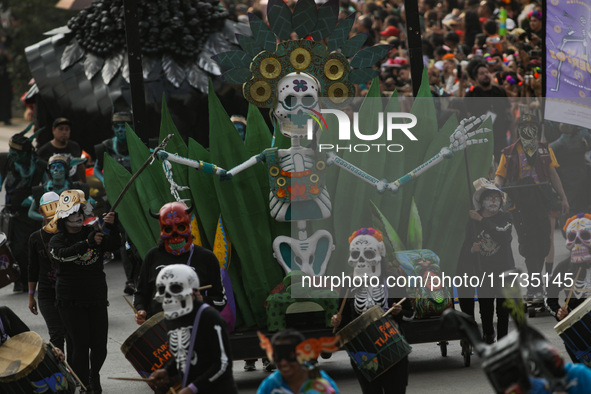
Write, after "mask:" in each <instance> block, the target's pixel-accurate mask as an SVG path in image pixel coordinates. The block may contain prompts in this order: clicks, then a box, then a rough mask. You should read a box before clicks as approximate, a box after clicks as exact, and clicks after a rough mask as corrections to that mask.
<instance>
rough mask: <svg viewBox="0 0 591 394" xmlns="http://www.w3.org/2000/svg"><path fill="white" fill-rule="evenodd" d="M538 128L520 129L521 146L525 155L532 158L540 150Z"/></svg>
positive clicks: (530, 126) (527, 127)
mask: <svg viewBox="0 0 591 394" xmlns="http://www.w3.org/2000/svg"><path fill="white" fill-rule="evenodd" d="M537 136H538V128H537V126H532V125H525V126H523V127H521V128H519V137H520V138H521V146H523V150H524V151H525V153H526V154H527V155H528V156H529V157H532V156H533V155H534V154H535V153H536V151H537V150H538V141H537Z"/></svg>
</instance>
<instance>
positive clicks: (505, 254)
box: [456, 211, 515, 339]
mask: <svg viewBox="0 0 591 394" xmlns="http://www.w3.org/2000/svg"><path fill="white" fill-rule="evenodd" d="M480 213H481V214H482V211H481V212H480ZM511 228H512V225H511V214H509V213H508V212H503V211H499V212H498V213H496V214H495V215H493V216H490V217H482V221H480V222H479V221H476V220H472V219H469V220H468V223H467V224H466V236H465V238H464V243H463V245H462V249H461V251H460V258H459V261H458V266H457V268H456V275H458V276H463V275H464V274H467V275H468V277H471V276H477V277H478V278H482V275H483V274H484V273H486V278H485V282H484V284H483V285H481V286H480V287H479V288H478V302H479V304H480V318H481V320H482V331H483V333H484V337H485V338H486V337H489V338H492V337H493V336H494V332H495V329H494V326H493V314H494V309H495V307H494V302H495V298H496V299H497V319H498V322H497V338H498V339H500V338H502V337H504V336H505V335H507V332H508V330H509V311H508V310H507V309H506V308H505V307H504V306H503V303H504V302H505V298H504V296H503V294H502V293H501V292H502V288H501V286H500V282H501V279H500V277H499V275H500V274H501V273H503V272H504V271H507V270H509V269H512V268H515V261H514V260H513V253H512V251H511V240H512V236H511ZM474 242H478V243H479V244H480V252H477V253H472V252H471V249H472V244H473V243H474ZM490 274H493V279H494V281H493V282H492V283H491V280H490V277H489V276H488V275H490ZM491 284H493V286H491ZM458 296H459V299H460V307H461V309H462V312H464V313H467V314H469V315H470V316H474V288H473V287H471V286H469V284H467V283H466V284H465V286H464V287H459V288H458Z"/></svg>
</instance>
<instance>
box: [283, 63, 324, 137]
mask: <svg viewBox="0 0 591 394" xmlns="http://www.w3.org/2000/svg"><path fill="white" fill-rule="evenodd" d="M319 91H320V84H319V83H318V81H317V80H316V79H315V78H314V77H312V76H310V75H308V74H302V73H298V72H296V73H291V74H287V75H286V76H285V77H283V78H282V79H281V80H280V81H279V83H278V85H277V92H278V93H277V104H276V105H275V108H274V109H273V115H274V116H275V119H276V120H277V122H278V123H279V128H280V130H281V133H282V134H283V135H285V136H286V137H289V138H304V137H305V136H306V135H307V132H308V127H307V124H308V119H312V118H311V117H310V114H313V111H312V110H314V111H318V110H319V108H320V107H319V104H318V96H319Z"/></svg>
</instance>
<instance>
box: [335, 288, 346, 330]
mask: <svg viewBox="0 0 591 394" xmlns="http://www.w3.org/2000/svg"><path fill="white" fill-rule="evenodd" d="M348 295H349V289H347V291H346V292H345V297H343V302H341V307H340V308H339V312H338V313H337V315H342V314H343V310H344V309H345V304H347V296H348ZM337 327H338V326H337ZM337 327H333V329H332V333H333V334H334V333H335V331H336V330H337Z"/></svg>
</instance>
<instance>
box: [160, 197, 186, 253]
mask: <svg viewBox="0 0 591 394" xmlns="http://www.w3.org/2000/svg"><path fill="white" fill-rule="evenodd" d="M189 211H190V209H189V208H188V207H187V206H186V205H185V204H184V203H182V202H171V203H168V204H164V205H163V206H162V208H160V212H159V217H160V239H162V241H163V242H164V248H165V249H166V251H167V252H168V253H170V254H172V255H175V256H176V255H180V254H183V253H186V252H188V251H189V249H190V248H191V244H192V243H193V234H192V233H191V214H190V213H189Z"/></svg>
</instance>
